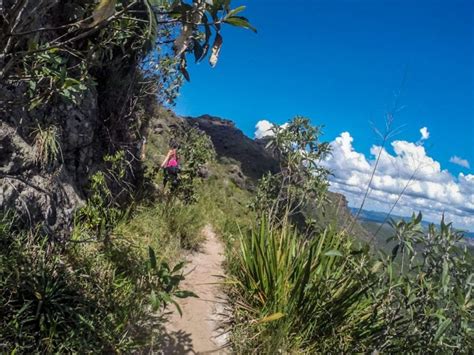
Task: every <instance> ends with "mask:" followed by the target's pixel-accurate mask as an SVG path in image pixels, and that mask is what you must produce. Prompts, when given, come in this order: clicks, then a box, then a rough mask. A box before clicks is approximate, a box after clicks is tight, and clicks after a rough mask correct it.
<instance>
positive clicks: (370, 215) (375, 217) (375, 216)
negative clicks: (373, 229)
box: [349, 207, 474, 238]
mask: <svg viewBox="0 0 474 355" xmlns="http://www.w3.org/2000/svg"><path fill="white" fill-rule="evenodd" d="M349 209H350V210H351V212H352V214H353V215H354V216H355V215H356V214H357V211H358V210H359V209H358V208H355V207H349ZM386 216H387V213H385V212H377V211H369V210H364V209H363V210H361V212H360V214H359V219H360V220H362V221H366V222H375V223H379V224H380V223H383V222H384V221H385V218H386ZM390 218H391V219H393V220H405V221H409V220H410V219H411V217H402V216H397V215H391V216H390ZM421 223H422V225H423V227H425V228H427V227H428V226H429V225H430V224H431V223H430V222H426V221H423V222H421ZM463 233H464V236H465V237H468V238H474V232H471V231H463Z"/></svg>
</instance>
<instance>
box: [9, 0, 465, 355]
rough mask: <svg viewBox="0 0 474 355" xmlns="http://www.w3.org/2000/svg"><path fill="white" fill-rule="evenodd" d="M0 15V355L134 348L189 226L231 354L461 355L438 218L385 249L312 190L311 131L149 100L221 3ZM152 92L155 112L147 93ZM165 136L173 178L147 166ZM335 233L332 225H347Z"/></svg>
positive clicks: (181, 294)
mask: <svg viewBox="0 0 474 355" xmlns="http://www.w3.org/2000/svg"><path fill="white" fill-rule="evenodd" d="M4 9H6V10H3V11H2V12H1V13H0V27H1V28H2V31H1V32H0V43H1V47H0V48H3V50H2V53H1V54H0V95H1V96H0V99H1V103H0V114H1V123H0V124H1V125H0V143H1V145H0V147H1V152H0V161H1V162H2V164H1V166H0V178H1V183H0V187H1V194H0V212H1V214H0V247H1V248H0V352H2V353H152V352H158V351H160V348H159V346H158V345H157V344H160V341H159V340H160V337H162V336H163V334H161V329H162V328H163V322H165V319H164V317H163V314H164V312H166V311H175V310H176V312H181V309H180V307H179V303H178V302H177V300H178V299H180V298H187V297H199V295H196V294H194V293H193V292H192V291H191V290H187V289H184V288H183V287H182V281H183V280H184V278H185V277H186V275H185V274H184V272H183V270H184V260H185V258H184V256H185V254H186V253H187V252H190V251H193V250H198V249H199V248H200V245H201V244H202V242H203V238H204V236H203V235H202V233H201V231H202V228H203V227H204V226H205V225H212V226H213V228H214V230H215V231H216V232H217V233H218V234H219V236H220V237H221V238H222V241H223V243H224V245H225V249H226V263H225V265H224V266H225V269H226V272H227V279H226V280H225V281H224V282H223V283H222V287H223V288H224V291H225V292H226V294H227V295H228V300H229V301H228V303H229V304H228V307H229V309H230V314H229V317H228V318H229V319H228V320H227V322H226V326H227V330H228V332H229V339H230V343H229V344H228V349H229V351H231V352H233V353H238V354H248V353H255V354H274V353H352V352H363V353H368V352H370V353H377V352H387V353H392V352H393V353H420V352H427V353H466V354H467V353H469V352H470V351H471V349H472V348H473V344H474V343H473V342H474V338H473V337H474V334H473V319H474V318H473V300H472V296H471V295H472V287H473V282H474V279H473V265H474V264H473V262H472V256H471V254H470V253H469V252H468V251H467V250H466V249H465V248H462V247H460V244H459V243H458V241H459V239H460V238H462V235H461V234H460V233H459V232H457V231H456V230H455V229H454V228H453V226H451V225H450V224H445V223H444V221H441V223H440V226H439V227H436V226H434V225H431V226H430V227H429V229H428V230H424V229H423V228H422V225H421V223H422V216H421V214H419V215H413V217H412V219H411V220H409V221H399V222H394V223H393V233H392V234H391V235H390V240H389V243H390V244H389V246H390V248H389V249H388V250H389V252H388V253H384V252H377V251H376V250H375V249H374V246H373V245H372V244H370V243H371V238H370V234H369V233H368V232H367V231H365V230H364V229H363V228H362V227H361V226H360V225H359V224H358V223H357V221H355V220H354V218H353V217H352V216H351V214H350V212H349V211H348V209H347V203H346V202H345V199H344V197H343V196H342V195H338V194H333V193H329V192H328V191H327V188H328V174H329V173H330V172H329V171H327V170H326V169H324V168H323V167H322V166H321V164H320V161H321V159H324V158H325V157H326V156H327V154H330V148H329V145H328V144H327V143H325V142H323V141H321V135H322V132H321V128H320V127H317V126H313V125H312V124H311V122H310V120H309V119H308V118H305V117H300V116H297V117H295V118H293V119H292V120H290V121H289V122H288V125H286V126H285V128H281V127H278V126H275V127H274V128H273V135H272V136H271V137H270V138H268V139H266V140H265V141H253V140H251V139H249V138H248V137H245V136H244V135H243V133H242V132H241V131H239V130H238V129H237V128H236V127H235V126H234V125H233V124H232V123H231V122H230V121H225V120H220V119H217V118H213V117H211V116H205V117H200V118H196V119H193V118H181V117H178V116H176V115H175V114H174V113H173V112H172V111H171V110H169V109H167V108H165V106H166V105H169V104H172V102H173V100H174V99H175V98H176V95H177V93H178V91H179V87H180V85H181V83H182V82H183V80H186V79H189V73H188V72H187V69H186V61H187V60H188V56H190V55H191V56H193V57H194V59H195V60H196V61H200V60H203V59H204V58H209V61H210V64H211V65H212V66H214V65H215V64H216V62H217V60H218V56H219V51H220V48H221V45H222V37H221V32H220V31H221V26H223V25H224V24H228V25H234V26H238V27H243V28H246V29H251V30H253V27H252V26H251V25H250V23H249V22H248V21H247V19H246V18H244V17H242V16H241V12H242V11H243V10H244V8H243V7H239V8H232V7H231V6H230V1H226V0H215V1H201V0H193V1H172V2H171V1H170V2H168V1H155V0H144V1H120V0H117V1H115V0H101V1H99V2H98V3H96V2H95V1H92V0H91V1H89V0H84V1H80V2H74V1H61V2H58V1H52V0H40V1H37V2H34V3H33V2H29V1H24V0H6V1H4ZM165 104H166V105H165ZM170 141H174V142H177V143H178V144H179V149H178V151H179V156H180V160H181V171H180V174H179V183H178V184H177V187H176V188H175V187H172V186H167V187H166V188H165V187H164V186H163V170H162V169H160V164H161V162H162V160H163V158H164V156H165V154H166V152H167V151H168V148H169V143H170ZM349 225H350V226H351V228H348V227H347V226H349Z"/></svg>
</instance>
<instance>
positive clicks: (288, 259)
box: [234, 219, 374, 352]
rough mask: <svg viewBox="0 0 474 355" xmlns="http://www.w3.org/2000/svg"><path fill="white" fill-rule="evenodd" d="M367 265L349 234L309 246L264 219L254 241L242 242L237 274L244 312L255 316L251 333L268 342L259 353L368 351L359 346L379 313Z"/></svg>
mask: <svg viewBox="0 0 474 355" xmlns="http://www.w3.org/2000/svg"><path fill="white" fill-rule="evenodd" d="M367 265H368V260H367V258H366V256H365V254H364V253H363V252H359V253H357V252H355V251H354V250H353V249H352V243H351V241H350V239H348V238H347V236H345V235H343V234H340V233H337V232H335V231H333V230H330V229H327V230H325V231H324V232H323V233H321V234H320V235H318V236H316V237H314V238H312V239H310V240H308V239H305V238H304V237H303V236H302V235H300V234H299V233H298V231H297V230H295V229H294V228H292V227H291V226H289V225H285V226H283V227H282V228H281V229H272V228H271V227H270V226H269V224H268V223H267V222H266V221H265V219H263V220H262V222H261V223H260V226H259V228H258V229H256V230H254V231H253V232H252V233H250V235H241V238H240V249H239V252H238V263H237V265H236V267H235V268H234V277H235V282H236V284H237V288H238V290H239V291H240V292H238V294H239V295H240V298H239V299H238V300H237V301H236V307H237V312H239V311H240V312H242V311H243V312H246V313H247V314H249V315H250V314H251V317H250V319H247V321H248V323H247V324H246V326H248V324H251V325H252V327H255V328H256V329H253V330H252V332H253V331H255V332H256V334H257V335H260V336H257V337H256V338H255V344H253V345H251V346H254V345H256V344H259V345H258V348H257V349H258V350H259V351H279V350H281V351H291V350H298V349H306V350H308V349H312V350H314V351H341V352H344V351H349V350H355V349H359V350H366V349H364V348H361V346H362V344H359V340H360V339H361V337H362V336H364V332H366V331H367V329H368V325H369V322H370V316H371V314H372V308H371V303H370V300H369V299H368V298H367V297H366V291H367V288H368V287H369V285H370V284H369V283H368V281H367V280H368V278H367V277H366V276H367V275H366V274H365V273H364V272H363V271H364V270H366V268H367ZM249 311H250V312H249ZM372 329H374V326H372Z"/></svg>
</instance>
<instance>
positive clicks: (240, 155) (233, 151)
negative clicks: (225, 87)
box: [189, 115, 279, 184]
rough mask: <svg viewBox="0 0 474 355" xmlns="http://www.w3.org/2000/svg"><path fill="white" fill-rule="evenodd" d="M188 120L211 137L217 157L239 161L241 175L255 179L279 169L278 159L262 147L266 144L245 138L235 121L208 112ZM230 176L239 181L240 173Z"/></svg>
mask: <svg viewBox="0 0 474 355" xmlns="http://www.w3.org/2000/svg"><path fill="white" fill-rule="evenodd" d="M189 119H190V120H191V121H192V122H195V123H196V124H197V125H198V127H199V129H201V130H203V131H204V132H205V133H206V134H208V135H209V136H210V137H211V140H212V143H213V144H214V147H215V149H216V152H217V155H218V156H219V157H220V158H227V159H231V160H233V161H236V162H238V163H239V164H240V169H241V174H242V173H243V175H245V176H247V177H248V178H250V179H251V180H253V181H256V180H258V179H259V178H261V177H262V175H264V174H265V173H267V172H268V171H270V172H273V173H274V172H276V171H278V169H279V167H278V162H277V160H276V159H275V158H274V157H272V156H271V154H270V153H269V152H268V151H266V150H265V145H262V144H261V143H260V142H257V141H254V140H252V139H250V138H248V137H247V136H246V135H244V134H243V132H242V131H241V130H239V129H238V128H237V127H235V124H234V122H232V121H229V120H225V119H221V118H218V117H213V116H209V115H203V116H199V117H195V118H189ZM240 169H239V170H240ZM233 175H234V178H235V179H236V181H239V182H238V184H241V181H240V180H241V178H240V177H239V176H238V175H239V174H237V173H235V174H233Z"/></svg>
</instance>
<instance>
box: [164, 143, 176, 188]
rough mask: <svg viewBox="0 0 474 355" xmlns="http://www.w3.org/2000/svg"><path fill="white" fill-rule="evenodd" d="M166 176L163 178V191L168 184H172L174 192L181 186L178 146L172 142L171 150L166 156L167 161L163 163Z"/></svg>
mask: <svg viewBox="0 0 474 355" xmlns="http://www.w3.org/2000/svg"><path fill="white" fill-rule="evenodd" d="M161 167H162V168H163V169H164V171H165V174H164V178H163V189H165V188H166V185H167V183H168V182H171V189H172V190H174V189H176V187H178V184H179V177H178V174H179V158H178V144H177V143H176V142H175V141H171V142H170V149H169V150H168V154H166V157H165V160H163V163H161Z"/></svg>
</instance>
